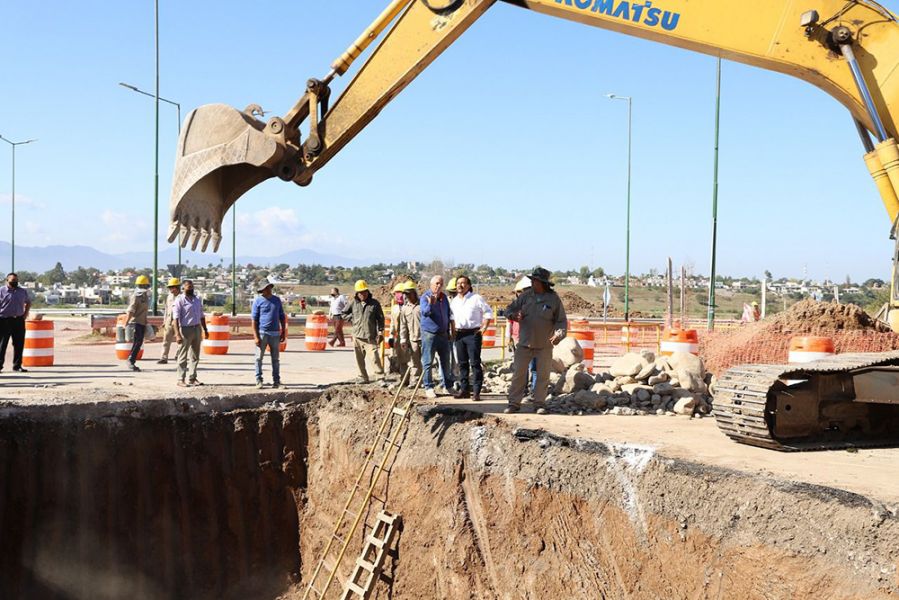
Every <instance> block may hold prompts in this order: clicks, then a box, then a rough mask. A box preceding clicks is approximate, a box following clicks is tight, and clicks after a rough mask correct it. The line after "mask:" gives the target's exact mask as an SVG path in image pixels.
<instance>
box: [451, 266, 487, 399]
mask: <svg viewBox="0 0 899 600" xmlns="http://www.w3.org/2000/svg"><path fill="white" fill-rule="evenodd" d="M456 288H457V290H458V292H457V295H456V297H455V298H453V299H452V301H451V302H450V310H451V311H452V316H453V322H454V323H455V325H456V341H455V349H456V359H457V360H458V361H459V383H460V387H459V394H458V395H457V396H456V397H457V398H472V399H473V400H474V401H475V402H477V401H479V400H480V399H481V385H482V384H483V383H484V367H483V365H482V364H481V344H482V342H483V337H484V332H485V331H487V328H488V327H489V326H490V323H491V322H492V321H493V311H492V310H491V309H490V306H489V305H488V304H487V302H486V301H484V298H482V297H481V295H480V294H475V293H474V292H472V291H471V279H469V278H468V276H467V275H461V276H459V277H456ZM469 370H473V371H474V377H473V378H472V381H471V386H469V378H468V374H469ZM472 392H473V393H474V396H473V397H472Z"/></svg>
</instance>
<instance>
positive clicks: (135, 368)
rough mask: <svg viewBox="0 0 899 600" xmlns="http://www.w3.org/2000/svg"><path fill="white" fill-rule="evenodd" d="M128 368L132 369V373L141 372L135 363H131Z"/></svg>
mask: <svg viewBox="0 0 899 600" xmlns="http://www.w3.org/2000/svg"><path fill="white" fill-rule="evenodd" d="M128 368H129V369H131V370H132V371H140V367H138V366H137V365H136V364H134V363H133V362H129V363H128Z"/></svg>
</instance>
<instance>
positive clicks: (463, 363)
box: [455, 329, 484, 394]
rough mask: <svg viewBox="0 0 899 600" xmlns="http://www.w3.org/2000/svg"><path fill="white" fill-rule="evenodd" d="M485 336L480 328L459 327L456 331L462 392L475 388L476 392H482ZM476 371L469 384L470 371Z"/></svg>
mask: <svg viewBox="0 0 899 600" xmlns="http://www.w3.org/2000/svg"><path fill="white" fill-rule="evenodd" d="M482 343H483V336H482V335H481V330H480V329H459V330H457V331H456V342H455V345H456V360H458V361H459V384H460V388H459V391H460V392H462V393H465V392H468V391H469V390H471V389H473V390H474V393H475V394H480V393H481V386H482V385H483V383H484V367H483V365H482V364H481V344H482ZM470 370H471V371H474V373H473V375H474V377H472V381H471V386H469V380H468V374H469V371H470Z"/></svg>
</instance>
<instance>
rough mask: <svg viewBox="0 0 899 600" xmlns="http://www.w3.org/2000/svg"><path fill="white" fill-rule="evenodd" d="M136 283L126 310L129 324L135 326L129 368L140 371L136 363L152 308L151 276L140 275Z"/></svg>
mask: <svg viewBox="0 0 899 600" xmlns="http://www.w3.org/2000/svg"><path fill="white" fill-rule="evenodd" d="M134 285H135V290H134V293H133V294H131V301H130V302H129V303H128V308H127V309H126V310H125V312H126V313H127V314H128V326H129V327H133V328H134V339H133V341H132V342H131V354H129V355H128V368H129V369H131V370H132V371H140V368H139V367H138V366H137V364H135V363H137V356H138V355H139V354H140V349H141V347H143V345H144V334H145V333H146V331H147V312H148V311H149V308H150V299H149V297H148V294H147V291H148V290H149V289H150V278H149V277H147V276H146V275H138V276H137V279H135V280H134Z"/></svg>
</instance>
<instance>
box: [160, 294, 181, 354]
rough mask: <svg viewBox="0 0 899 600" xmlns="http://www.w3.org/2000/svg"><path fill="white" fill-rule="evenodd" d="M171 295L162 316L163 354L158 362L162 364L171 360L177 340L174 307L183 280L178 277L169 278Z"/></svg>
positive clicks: (167, 299)
mask: <svg viewBox="0 0 899 600" xmlns="http://www.w3.org/2000/svg"><path fill="white" fill-rule="evenodd" d="M167 287H168V288H169V295H168V296H166V298H165V312H164V313H163V316H162V355H161V356H160V357H159V360H157V361H156V362H157V363H158V364H160V365H164V364H167V363H168V362H169V350H170V349H171V347H172V342H174V341H175V325H174V323H173V322H172V307H173V306H174V305H175V298H177V297H178V294H180V293H181V280H180V279H178V278H177V277H172V278H170V279H169V284H168V286H167Z"/></svg>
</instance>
